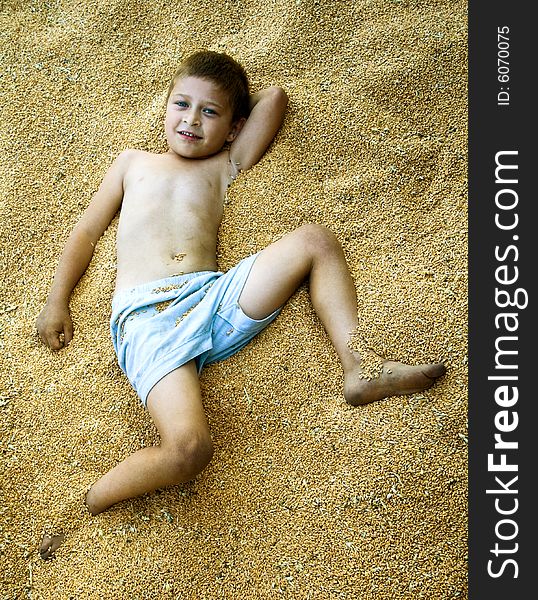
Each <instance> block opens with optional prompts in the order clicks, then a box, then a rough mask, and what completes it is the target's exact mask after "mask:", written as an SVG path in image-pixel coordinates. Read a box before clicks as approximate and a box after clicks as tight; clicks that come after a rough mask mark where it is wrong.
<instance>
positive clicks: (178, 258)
mask: <svg viewBox="0 0 538 600" xmlns="http://www.w3.org/2000/svg"><path fill="white" fill-rule="evenodd" d="M193 241H194V240H192V241H189V242H186V241H185V242H183V243H182V244H181V243H174V244H163V243H162V241H155V242H153V243H152V244H144V243H143V240H138V244H133V245H129V247H127V248H121V247H120V244H118V250H117V252H118V265H117V273H116V289H115V291H116V292H117V291H119V290H121V289H125V288H131V287H135V286H137V285H140V284H142V283H148V282H150V281H157V280H159V279H164V278H165V277H172V276H174V275H184V274H185V273H193V272H198V271H217V260H216V243H214V244H212V245H211V247H207V246H208V245H207V240H206V245H204V244H200V243H199V241H198V240H197V243H193Z"/></svg>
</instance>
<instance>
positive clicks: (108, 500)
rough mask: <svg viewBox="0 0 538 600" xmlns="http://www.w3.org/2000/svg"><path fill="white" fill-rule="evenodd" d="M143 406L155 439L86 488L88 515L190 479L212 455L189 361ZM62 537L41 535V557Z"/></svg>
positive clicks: (51, 552)
mask: <svg viewBox="0 0 538 600" xmlns="http://www.w3.org/2000/svg"><path fill="white" fill-rule="evenodd" d="M148 410H149V412H150V414H151V416H152V418H153V421H154V423H155V425H156V427H157V430H158V431H159V435H160V438H161V441H160V444H159V445H158V446H153V447H149V448H143V449H142V450H139V451H138V452H135V453H134V454H131V456H128V457H127V458H126V459H125V460H124V461H123V462H121V463H120V464H118V465H117V466H116V467H114V468H113V469H112V470H111V471H109V472H108V473H106V474H105V475H103V477H101V479H99V480H98V481H97V482H96V483H95V484H94V485H93V486H92V487H91V489H90V490H89V491H88V494H87V495H86V506H87V507H88V510H89V511H90V513H91V514H92V515H96V514H98V513H100V512H102V511H103V510H105V509H107V508H108V507H110V506H112V505H113V504H116V503H117V502H120V500H125V499H127V498H133V497H136V496H140V495H142V494H144V493H146V492H152V491H154V490H156V489H159V488H162V487H166V486H170V485H175V484H178V483H182V482H184V481H189V480H190V479H193V478H194V477H195V476H196V475H197V474H198V473H199V472H200V471H201V470H202V469H203V468H204V467H205V466H206V465H207V464H208V463H209V461H210V460H211V457H212V455H213V446H212V442H211V436H210V433H209V427H208V424H207V420H206V417H205V413H204V409H203V406H202V399H201V394H200V384H199V380H198V374H197V372H196V367H195V364H194V361H190V362H189V363H187V364H186V365H183V366H182V367H180V368H179V369H176V370H175V371H172V372H171V373H169V374H168V375H167V376H166V377H164V378H163V379H161V381H159V382H158V383H157V384H156V385H155V387H154V388H153V389H152V390H151V392H150V394H149V396H148ZM64 539H65V535H64V534H63V533H59V534H56V535H52V534H50V535H48V534H47V535H44V536H43V538H42V540H41V546H40V549H39V550H40V554H41V558H43V559H44V560H47V559H49V558H51V557H52V556H53V555H54V552H55V551H56V550H57V549H58V548H59V546H60V545H61V544H62V542H63V541H64Z"/></svg>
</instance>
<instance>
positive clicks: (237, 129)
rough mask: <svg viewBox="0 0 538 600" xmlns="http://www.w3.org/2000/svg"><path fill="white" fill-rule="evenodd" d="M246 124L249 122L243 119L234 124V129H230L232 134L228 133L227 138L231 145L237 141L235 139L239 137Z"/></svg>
mask: <svg viewBox="0 0 538 600" xmlns="http://www.w3.org/2000/svg"><path fill="white" fill-rule="evenodd" d="M246 122H247V120H246V119H245V117H241V118H240V119H238V120H237V121H235V123H232V128H231V129H230V132H229V133H228V136H227V137H226V141H227V142H229V143H231V142H233V141H234V140H235V138H236V137H237V136H238V134H239V132H240V131H241V129H243V125H244V124H245V123H246Z"/></svg>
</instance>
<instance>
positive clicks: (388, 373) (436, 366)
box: [344, 360, 446, 406]
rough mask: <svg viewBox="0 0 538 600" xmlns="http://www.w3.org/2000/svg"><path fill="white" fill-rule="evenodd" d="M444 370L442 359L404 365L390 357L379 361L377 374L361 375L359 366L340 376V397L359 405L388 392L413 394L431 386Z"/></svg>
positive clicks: (392, 394) (385, 395)
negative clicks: (342, 387) (342, 382)
mask: <svg viewBox="0 0 538 600" xmlns="http://www.w3.org/2000/svg"><path fill="white" fill-rule="evenodd" d="M445 372H446V368H445V365H443V363H432V364H428V365H416V366H411V365H406V364H404V363H399V362H395V361H392V360H384V361H383V369H382V371H381V373H380V375H379V376H378V377H375V378H372V379H370V380H368V379H362V378H361V371H360V369H356V370H354V371H351V372H348V373H346V374H345V376H344V397H345V399H346V401H347V402H348V403H349V404H352V405H353V406H359V405H360V404H368V403H370V402H375V401H376V400H382V399H383V398H387V397H389V396H403V395H408V394H416V393H417V392H422V391H423V390H427V389H428V388H429V387H431V386H432V385H433V384H434V383H435V381H436V380H437V378H438V377H441V376H442V375H444V374H445Z"/></svg>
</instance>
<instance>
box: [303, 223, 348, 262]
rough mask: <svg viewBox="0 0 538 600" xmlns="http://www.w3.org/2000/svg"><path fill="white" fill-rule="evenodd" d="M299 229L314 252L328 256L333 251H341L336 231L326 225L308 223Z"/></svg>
mask: <svg viewBox="0 0 538 600" xmlns="http://www.w3.org/2000/svg"><path fill="white" fill-rule="evenodd" d="M299 230H300V231H301V233H302V235H303V237H304V239H305V242H306V243H307V244H308V246H309V248H310V249H311V251H312V253H314V254H316V253H318V254H321V255H322V256H326V255H327V254H329V253H331V252H334V251H340V248H341V246H340V242H339V241H338V239H337V238H336V236H335V235H334V233H333V232H332V231H331V230H330V229H329V228H328V227H325V225H320V224H318V223H306V224H305V225H302V226H301V227H300V228H299Z"/></svg>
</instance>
